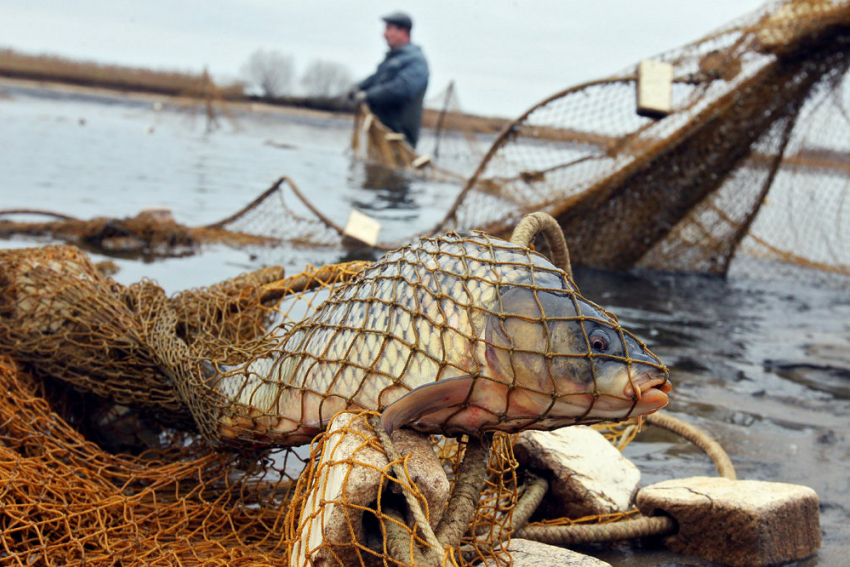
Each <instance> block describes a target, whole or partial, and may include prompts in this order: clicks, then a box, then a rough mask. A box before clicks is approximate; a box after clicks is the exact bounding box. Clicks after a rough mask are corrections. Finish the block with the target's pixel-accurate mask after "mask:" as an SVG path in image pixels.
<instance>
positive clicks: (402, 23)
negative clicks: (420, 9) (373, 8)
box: [381, 12, 413, 31]
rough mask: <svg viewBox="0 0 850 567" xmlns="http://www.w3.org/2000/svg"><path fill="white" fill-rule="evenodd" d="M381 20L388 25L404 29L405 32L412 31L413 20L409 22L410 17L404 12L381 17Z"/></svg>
mask: <svg viewBox="0 0 850 567" xmlns="http://www.w3.org/2000/svg"><path fill="white" fill-rule="evenodd" d="M381 19H382V20H384V21H385V22H387V23H388V24H392V25H394V26H398V27H400V28H405V29H406V30H407V31H410V30H411V29H413V20H411V19H410V16H408V15H407V14H405V13H404V12H393V13H392V14H387V15H386V16H383V17H381Z"/></svg>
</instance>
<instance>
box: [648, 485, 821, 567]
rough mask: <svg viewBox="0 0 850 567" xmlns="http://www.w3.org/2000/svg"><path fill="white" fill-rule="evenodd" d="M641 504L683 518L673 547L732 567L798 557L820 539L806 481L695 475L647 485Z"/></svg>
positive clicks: (815, 509)
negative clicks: (800, 483) (772, 480)
mask: <svg viewBox="0 0 850 567" xmlns="http://www.w3.org/2000/svg"><path fill="white" fill-rule="evenodd" d="M637 504H638V507H639V508H640V510H641V512H642V513H643V514H644V515H647V516H650V515H657V514H659V513H665V514H667V515H669V516H671V517H672V518H673V519H675V520H676V522H677V523H678V524H679V531H678V533H677V534H676V535H674V536H670V537H669V538H667V539H666V540H665V543H666V545H667V547H669V548H670V549H671V550H672V551H675V552H676V553H685V554H688V555H695V556H697V557H701V558H703V559H708V560H709V561H714V562H716V563H721V564H723V565H730V566H732V567H762V566H766V565H779V564H782V563H787V562H790V561H797V560H800V559H804V558H806V557H809V556H810V555H812V554H814V553H815V552H816V551H817V550H818V548H820V544H821V531H820V516H819V508H818V496H817V494H816V493H815V491H814V490H812V489H811V488H808V487H806V486H799V485H795V484H785V483H779V482H762V481H755V480H728V479H725V478H717V477H693V478H685V479H677V480H668V481H665V482H660V483H658V484H653V485H651V486H648V487H646V488H643V489H642V490H641V491H640V492H639V493H638V495H637Z"/></svg>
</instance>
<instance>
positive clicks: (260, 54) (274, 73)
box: [241, 49, 295, 97]
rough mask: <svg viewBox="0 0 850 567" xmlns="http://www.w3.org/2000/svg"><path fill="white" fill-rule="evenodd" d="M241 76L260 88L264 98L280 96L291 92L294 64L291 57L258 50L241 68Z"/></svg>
mask: <svg viewBox="0 0 850 567" xmlns="http://www.w3.org/2000/svg"><path fill="white" fill-rule="evenodd" d="M241 72H242V75H243V76H244V77H245V78H246V79H247V80H249V81H250V82H251V83H253V84H255V85H257V86H258V87H260V89H261V90H262V91H263V95H264V96H269V97H273V96H281V95H285V94H290V93H291V92H292V83H293V80H294V77H295V63H294V62H293V60H292V56H291V55H284V54H282V53H280V52H278V51H271V50H269V51H266V50H265V49H258V50H257V51H255V52H254V53H252V54H251V57H249V58H248V61H247V62H246V63H245V64H244V65H243V66H242V71H241Z"/></svg>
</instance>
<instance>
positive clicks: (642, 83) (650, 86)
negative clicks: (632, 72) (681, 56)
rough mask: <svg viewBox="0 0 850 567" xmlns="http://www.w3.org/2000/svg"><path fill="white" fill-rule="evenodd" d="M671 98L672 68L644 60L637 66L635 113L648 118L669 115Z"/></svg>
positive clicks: (657, 62) (661, 63) (667, 64)
mask: <svg viewBox="0 0 850 567" xmlns="http://www.w3.org/2000/svg"><path fill="white" fill-rule="evenodd" d="M672 96H673V66H672V65H670V64H669V63H663V62H661V61H652V60H645V61H641V62H640V63H639V64H638V82H637V113H638V114H640V115H641V116H647V117H649V118H663V117H665V116H667V115H668V114H670V111H671V106H670V104H671V100H672Z"/></svg>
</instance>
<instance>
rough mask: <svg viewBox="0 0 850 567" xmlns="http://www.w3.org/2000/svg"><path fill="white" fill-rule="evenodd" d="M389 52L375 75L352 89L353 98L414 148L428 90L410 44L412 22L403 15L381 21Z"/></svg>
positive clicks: (421, 60)
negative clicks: (402, 135)
mask: <svg viewBox="0 0 850 567" xmlns="http://www.w3.org/2000/svg"><path fill="white" fill-rule="evenodd" d="M381 19H382V20H384V22H386V28H385V30H384V39H385V40H386V41H387V46H389V48H390V50H389V51H388V52H387V55H386V57H385V58H384V60H383V61H382V62H381V64H380V65H378V69H377V71H375V74H374V75H372V76H370V77H367V78H365V79H363V80H362V81H360V82H359V83H358V84H357V85H356V86H355V91H354V98H355V100H357V101H358V102H366V103H367V104H368V105H369V108H370V109H371V110H372V112H373V113H374V114H375V116H377V117H378V119H379V120H380V121H381V122H383V123H384V124H385V125H386V126H387V127H388V128H390V129H391V130H392V131H393V132H398V133H400V134H404V138H405V139H406V140H407V142H408V143H409V144H410V145H411V146H413V147H414V148H415V147H416V142H418V141H419V130H420V129H421V128H422V101H423V100H424V98H425V89H426V88H427V87H428V62H427V61H426V60H425V55H424V54H423V53H422V50H421V49H420V48H419V46H418V45H413V44H412V43H410V30H411V29H412V28H413V21H412V20H411V19H410V16H408V15H407V14H405V13H403V12H394V13H392V14H389V15H387V16H384V17H383V18H381Z"/></svg>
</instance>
